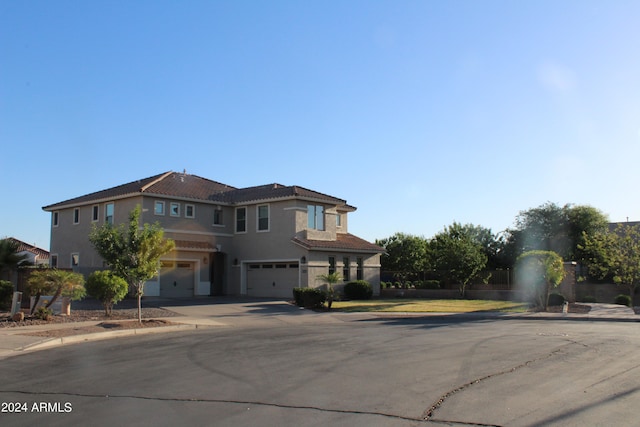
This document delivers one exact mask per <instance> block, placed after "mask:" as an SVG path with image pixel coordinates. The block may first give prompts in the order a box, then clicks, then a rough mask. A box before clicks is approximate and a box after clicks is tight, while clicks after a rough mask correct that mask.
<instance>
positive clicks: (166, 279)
mask: <svg viewBox="0 0 640 427" xmlns="http://www.w3.org/2000/svg"><path fill="white" fill-rule="evenodd" d="M194 283H195V270H194V264H193V263H192V262H184V261H177V262H176V261H162V265H161V268H160V296H162V297H168V298H184V297H192V296H193V289H194Z"/></svg>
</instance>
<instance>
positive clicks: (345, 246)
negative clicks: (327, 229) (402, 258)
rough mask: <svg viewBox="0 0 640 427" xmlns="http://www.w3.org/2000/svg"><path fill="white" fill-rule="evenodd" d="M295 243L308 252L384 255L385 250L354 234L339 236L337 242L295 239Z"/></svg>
mask: <svg viewBox="0 0 640 427" xmlns="http://www.w3.org/2000/svg"><path fill="white" fill-rule="evenodd" d="M292 240H293V242H294V243H296V244H298V245H300V246H302V247H303V248H305V249H307V250H318V251H333V250H336V251H357V252H372V253H383V252H384V249H383V248H382V247H380V246H378V245H374V244H373V243H369V242H367V241H366V240H363V239H361V238H359V237H357V236H354V235H353V234H349V233H346V234H338V235H337V238H336V240H313V239H304V238H300V237H294V238H293V239H292Z"/></svg>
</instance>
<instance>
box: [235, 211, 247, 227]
mask: <svg viewBox="0 0 640 427" xmlns="http://www.w3.org/2000/svg"><path fill="white" fill-rule="evenodd" d="M246 231H247V208H236V233H245V232H246Z"/></svg>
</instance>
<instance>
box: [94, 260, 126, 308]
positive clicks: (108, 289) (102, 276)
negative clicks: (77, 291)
mask: <svg viewBox="0 0 640 427" xmlns="http://www.w3.org/2000/svg"><path fill="white" fill-rule="evenodd" d="M128 290H129V286H128V285H127V282H126V281H125V280H124V279H123V278H122V277H119V276H116V275H115V273H113V272H112V271H110V270H102V271H95V272H93V273H91V274H90V275H89V278H88V279H87V292H89V295H91V296H92V297H94V298H95V299H97V300H100V301H101V302H102V306H103V307H104V313H105V315H107V316H111V311H112V310H113V305H114V304H117V303H118V302H119V301H122V299H123V298H124V297H125V296H126V295H127V291H128Z"/></svg>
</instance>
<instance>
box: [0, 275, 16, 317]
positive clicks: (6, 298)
mask: <svg viewBox="0 0 640 427" xmlns="http://www.w3.org/2000/svg"><path fill="white" fill-rule="evenodd" d="M12 298H13V284H12V283H11V282H9V281H7V280H0V309H2V310H9V309H10V308H11V299H12Z"/></svg>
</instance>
